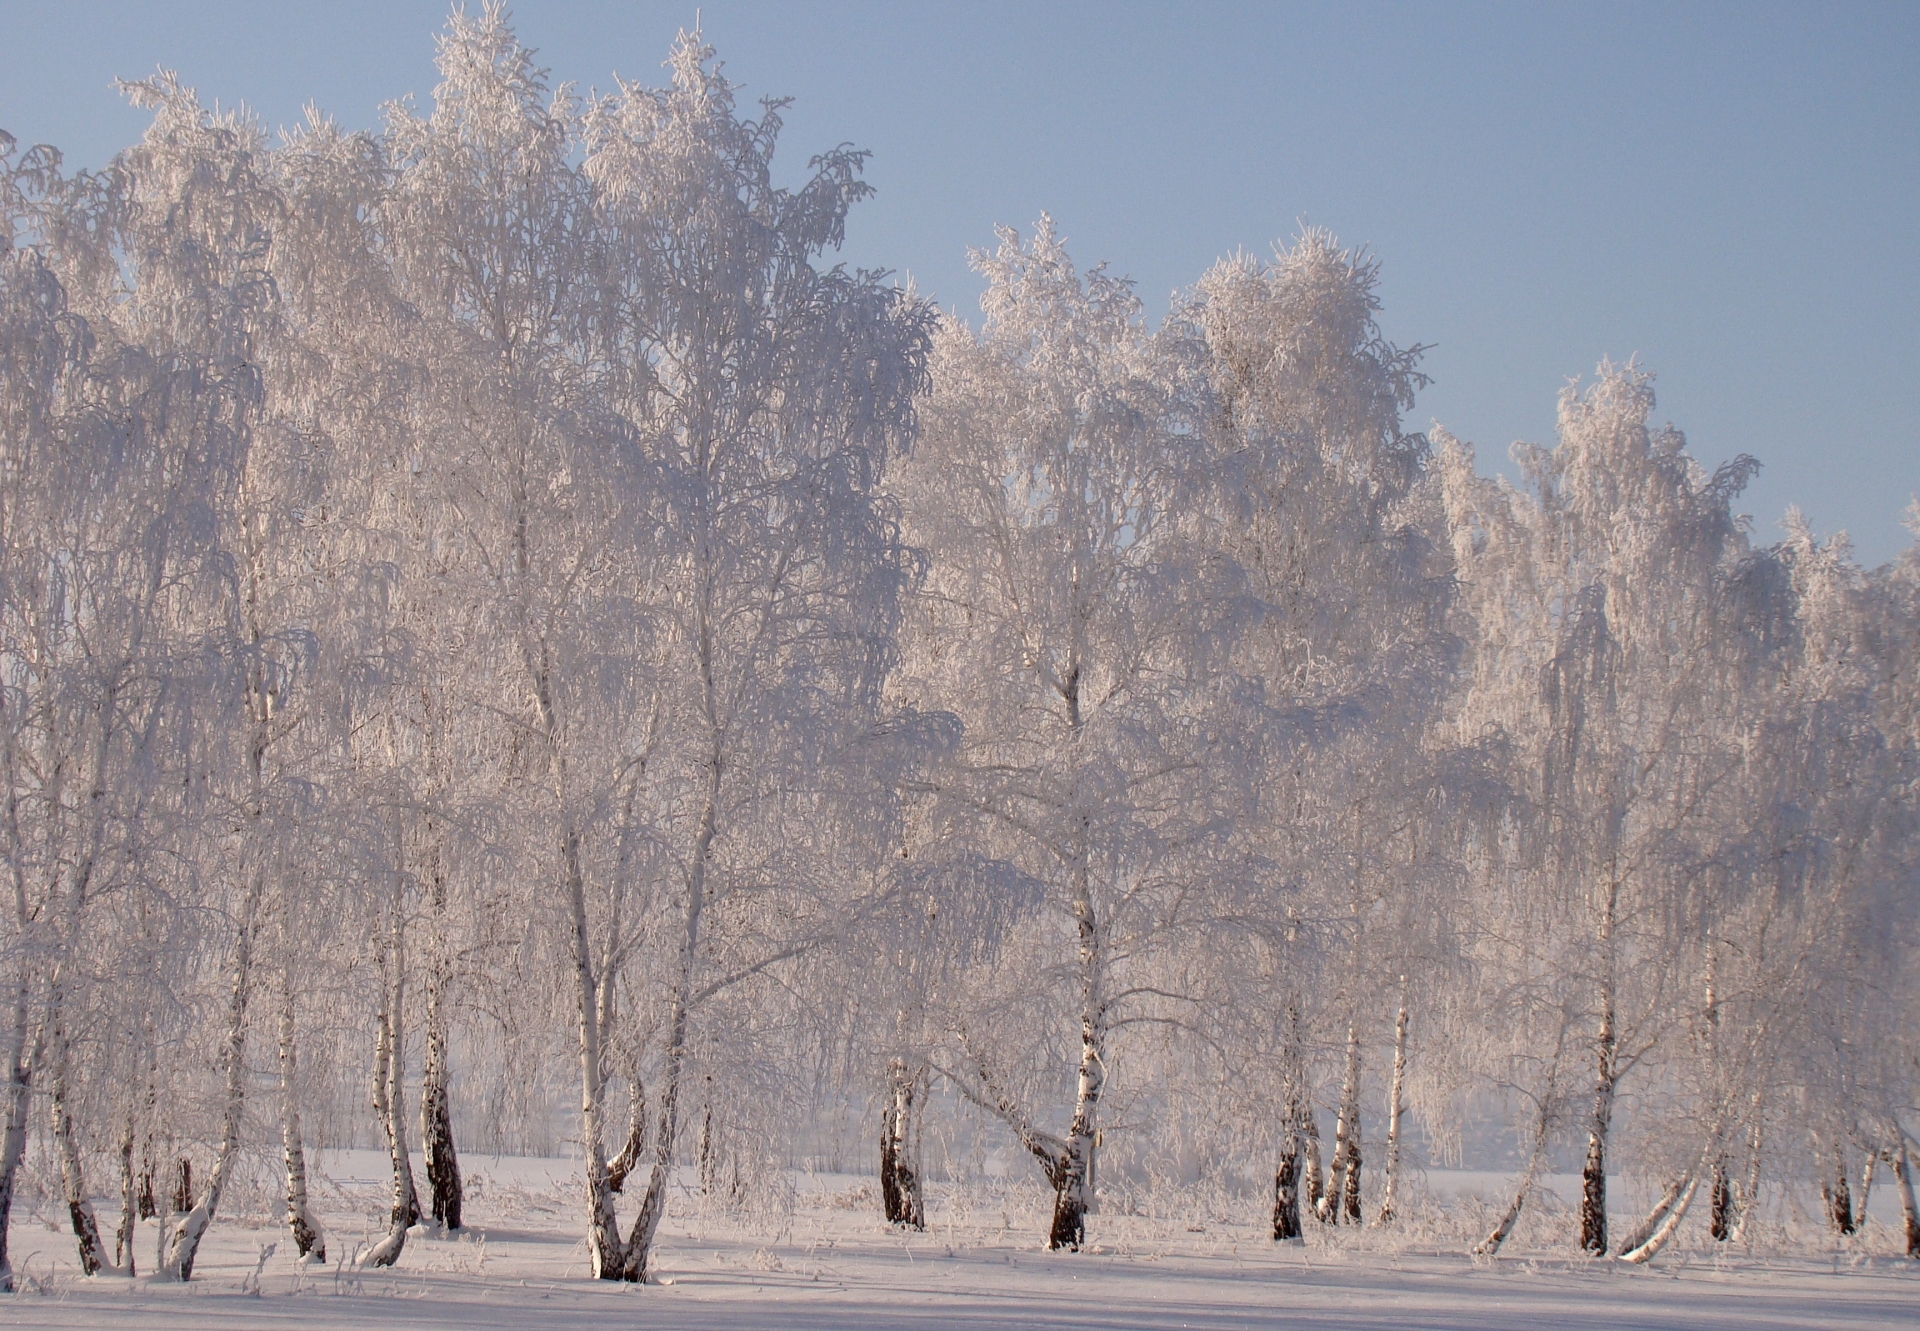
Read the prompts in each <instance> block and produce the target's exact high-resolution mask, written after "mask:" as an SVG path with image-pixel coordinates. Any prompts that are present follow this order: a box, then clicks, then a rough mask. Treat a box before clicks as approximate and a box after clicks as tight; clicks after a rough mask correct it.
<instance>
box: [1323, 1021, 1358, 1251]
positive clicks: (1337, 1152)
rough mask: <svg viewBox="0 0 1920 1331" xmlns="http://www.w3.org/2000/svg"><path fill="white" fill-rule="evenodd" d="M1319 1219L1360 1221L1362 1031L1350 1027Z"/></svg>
mask: <svg viewBox="0 0 1920 1331" xmlns="http://www.w3.org/2000/svg"><path fill="white" fill-rule="evenodd" d="M1320 1206H1321V1215H1320V1218H1321V1219H1322V1220H1324V1221H1326V1222H1327V1223H1328V1224H1330V1225H1337V1224H1339V1223H1340V1220H1341V1215H1342V1213H1343V1212H1344V1213H1345V1216H1346V1218H1347V1219H1348V1220H1350V1221H1353V1222H1355V1223H1358V1221H1359V1219H1360V1027H1359V1024H1358V1023H1357V1022H1352V1023H1349V1024H1348V1026H1347V1061H1346V1068H1345V1071H1344V1073H1343V1074H1342V1076H1341V1079H1340V1110H1339V1113H1338V1114H1337V1115H1336V1116H1335V1118H1334V1121H1333V1172H1332V1175H1331V1176H1330V1177H1329V1179H1328V1180H1327V1193H1326V1196H1325V1197H1323V1198H1322V1199H1321V1202H1320Z"/></svg>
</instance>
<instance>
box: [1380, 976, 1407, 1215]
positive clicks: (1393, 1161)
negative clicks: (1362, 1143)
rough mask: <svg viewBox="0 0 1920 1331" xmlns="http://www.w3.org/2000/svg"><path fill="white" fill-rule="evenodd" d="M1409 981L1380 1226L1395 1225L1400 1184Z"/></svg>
mask: <svg viewBox="0 0 1920 1331" xmlns="http://www.w3.org/2000/svg"><path fill="white" fill-rule="evenodd" d="M1407 1021H1408V1012H1407V981H1406V977H1405V976H1402V977H1401V979H1400V1010H1399V1013H1398V1014H1397V1015H1396V1016H1395V1017H1394V1022H1393V1083H1392V1086H1391V1088H1390V1089H1389V1090H1388V1091H1387V1161H1386V1179H1385V1188H1384V1193H1383V1195H1382V1197H1381V1199H1380V1217H1379V1219H1378V1220H1377V1221H1376V1222H1375V1223H1376V1224H1381V1225H1389V1224H1392V1223H1393V1218H1394V1217H1393V1200H1394V1191H1395V1189H1396V1188H1397V1186H1398V1185H1399V1182H1400V1116H1401V1114H1402V1113H1404V1112H1405V1106H1406V1086H1407Z"/></svg>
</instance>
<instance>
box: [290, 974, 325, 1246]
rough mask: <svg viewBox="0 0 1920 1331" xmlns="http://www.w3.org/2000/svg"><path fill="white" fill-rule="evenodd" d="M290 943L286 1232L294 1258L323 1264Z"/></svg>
mask: <svg viewBox="0 0 1920 1331" xmlns="http://www.w3.org/2000/svg"><path fill="white" fill-rule="evenodd" d="M291 942H292V940H291V939H283V940H282V946H283V947H288V948H289V951H288V952H287V956H286V961H285V965H284V966H283V968H282V969H281V972H280V1148H281V1152H282V1155H283V1158H284V1160H285V1162H286V1183H287V1232H288V1233H289V1234H291V1235H292V1237H293V1247H294V1254H295V1255H296V1256H298V1257H302V1258H312V1259H313V1260H314V1261H316V1262H324V1261H326V1260H327V1239H326V1235H325V1234H323V1233H322V1232H321V1230H320V1225H319V1222H317V1221H316V1220H314V1218H313V1212H312V1209H311V1208H310V1207H309V1205H308V1203H307V1149H306V1142H305V1140H304V1139H303V1137H302V1134H301V1130H300V1050H299V1045H298V1044H297V1043H296V1041H297V1032H296V1030H295V1027H294V1021H293V1016H294V1008H293V999H294V981H293V955H292V952H291V950H290V945H291Z"/></svg>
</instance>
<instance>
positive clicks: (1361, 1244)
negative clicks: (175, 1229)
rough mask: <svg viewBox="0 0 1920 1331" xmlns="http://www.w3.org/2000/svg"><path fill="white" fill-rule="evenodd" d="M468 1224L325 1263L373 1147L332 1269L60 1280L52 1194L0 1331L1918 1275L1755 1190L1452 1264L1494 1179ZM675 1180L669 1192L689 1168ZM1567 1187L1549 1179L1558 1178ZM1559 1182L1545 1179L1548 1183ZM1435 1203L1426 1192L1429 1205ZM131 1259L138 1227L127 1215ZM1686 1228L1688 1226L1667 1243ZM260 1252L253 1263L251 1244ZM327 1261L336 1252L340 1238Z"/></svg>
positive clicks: (515, 1196)
mask: <svg viewBox="0 0 1920 1331" xmlns="http://www.w3.org/2000/svg"><path fill="white" fill-rule="evenodd" d="M467 1167H468V1170H469V1172H470V1175H471V1176H472V1180H473V1183H474V1185H475V1186H474V1188H473V1192H474V1196H473V1199H472V1201H471V1203H470V1219H471V1227H470V1230H469V1232H467V1233H466V1234H463V1235H462V1236H461V1237H459V1238H457V1239H440V1238H433V1237H429V1236H427V1235H425V1234H424V1233H421V1234H416V1236H415V1237H413V1238H412V1239H411V1240H409V1242H408V1244H407V1249H406V1252H405V1254H404V1256H403V1257H402V1258H401V1260H400V1264H399V1266H398V1267H397V1268H395V1269H393V1270H390V1271H355V1270H353V1269H352V1267H351V1263H350V1261H339V1260H338V1258H339V1257H341V1256H342V1255H346V1256H350V1255H351V1254H350V1250H351V1249H352V1248H353V1247H354V1245H355V1244H356V1243H358V1242H363V1241H365V1240H366V1239H367V1238H370V1237H371V1236H373V1235H374V1234H376V1233H377V1231H378V1228H379V1208H380V1192H381V1188H382V1186H383V1183H384V1180H383V1178H382V1177H381V1168H380V1161H379V1159H378V1157H376V1156H374V1155H372V1153H340V1154H336V1155H330V1156H328V1157H327V1158H326V1160H325V1168H326V1172H327V1175H328V1178H329V1179H330V1180H331V1183H330V1185H329V1186H326V1187H323V1188H322V1189H321V1198H322V1210H321V1214H322V1217H323V1219H324V1220H325V1222H326V1223H327V1224H328V1226H329V1230H330V1234H331V1241H332V1244H333V1249H334V1251H333V1254H332V1255H333V1256H334V1257H335V1258H336V1261H335V1262H333V1263H331V1264H329V1265H327V1266H324V1267H321V1266H307V1267H302V1266H298V1265H296V1264H295V1263H294V1262H293V1261H291V1260H290V1259H289V1257H288V1256H287V1252H288V1251H289V1248H288V1246H287V1244H286V1243H285V1242H284V1238H285V1235H284V1232H283V1231H281V1230H279V1229H277V1228H276V1227H274V1226H272V1225H270V1224H268V1223H267V1222H266V1219H265V1216H264V1215H261V1216H258V1217H256V1218H253V1219H248V1218H242V1219H238V1220H234V1219H226V1220H223V1221H222V1222H221V1223H220V1224H219V1225H218V1226H217V1227H216V1228H215V1230H214V1232H213V1233H212V1235H211V1236H210V1237H209V1240H208V1242H207V1244H206V1246H205V1247H204V1248H203V1249H202V1256H201V1258H200V1264H199V1268H198V1271H197V1273H196V1277H195V1280H194V1282H193V1283H192V1284H191V1285H189V1286H184V1287H181V1286H161V1285H153V1284H150V1283H148V1281H146V1280H145V1279H144V1278H142V1279H140V1280H137V1281H132V1282H129V1281H126V1280H114V1279H94V1280H86V1279H82V1278H81V1277H79V1275H78V1274H77V1272H76V1270H75V1267H74V1263H73V1257H72V1253H73V1244H72V1242H71V1240H70V1239H69V1238H68V1236H67V1234H66V1233H65V1230H64V1228H63V1227H61V1226H60V1225H59V1224H58V1222H59V1221H60V1220H62V1219H63V1218H64V1217H62V1216H60V1215H59V1214H58V1213H57V1212H56V1211H55V1210H54V1209H53V1208H47V1209H45V1210H44V1211H43V1212H42V1213H41V1214H39V1215H32V1214H23V1215H21V1216H19V1217H18V1218H17V1219H16V1221H15V1226H14V1231H13V1235H12V1241H13V1251H14V1253H15V1255H16V1262H17V1264H18V1265H19V1267H20V1269H22V1270H23V1271H24V1273H25V1275H26V1277H27V1279H26V1282H25V1283H26V1285H27V1287H28V1288H27V1290H26V1292H23V1293H22V1294H21V1295H19V1296H17V1297H15V1298H12V1299H5V1300H0V1326H45V1327H63V1328H69V1327H70V1328H79V1327H88V1328H95V1327H97V1328H133V1327H141V1328H147V1327H152V1328H209V1329H212V1328H255V1327H258V1328H275V1327H287V1328H294V1327H301V1328H305V1327H313V1328H321V1329H323V1331H345V1329H346V1328H359V1327H367V1328H374V1327H378V1328H418V1327H476V1328H506V1327H546V1326H562V1325H564V1326H567V1327H581V1328H599V1327H621V1328H632V1327H641V1328H650V1327H661V1328H667V1327H672V1328H681V1327H687V1328H714V1329H715V1331H732V1329H734V1328H776V1327H778V1328H821V1329H822V1331H829V1329H830V1331H854V1329H856V1328H866V1327H873V1328H880V1327H905V1328H926V1329H927V1331H932V1328H942V1327H958V1328H968V1329H969V1331H985V1329H986V1328H992V1327H1058V1328H1093V1327H1150V1328H1175V1327H1196V1328H1226V1327H1246V1326H1274V1327H1282V1326H1284V1327H1290V1328H1291V1327H1304V1328H1321V1327H1325V1328H1343V1329H1344V1331H1360V1329H1361V1328H1387V1327H1396V1328H1397V1327H1432V1328H1502V1329H1505V1328H1515V1329H1518V1328H1529V1329H1531V1328H1537V1327H1594V1328H1601V1327H1605V1328H1609V1329H1610V1331H1611V1329H1614V1328H1668V1327H1672V1328H1680V1327H1686V1328H1722V1327H1724V1328H1734V1327H1816V1326H1817V1327H1834V1328H1841V1327H1902V1328H1907V1327H1913V1326H1915V1325H1920V1264H1915V1263H1909V1262H1907V1261H1906V1260H1905V1259H1904V1258H1902V1257H1900V1256H1898V1255H1897V1246H1896V1243H1895V1234H1894V1231H1893V1229H1892V1227H1891V1226H1890V1225H1889V1224H1887V1223H1886V1220H1887V1219H1890V1217H1887V1216H1885V1214H1884V1212H1883V1210H1882V1206H1881V1205H1880V1203H1882V1202H1884V1201H1887V1200H1890V1199H1889V1198H1886V1197H1885V1196H1884V1194H1882V1193H1876V1196H1875V1198H1874V1200H1875V1203H1876V1205H1875V1207H1874V1211H1875V1214H1876V1217H1877V1220H1876V1223H1874V1224H1872V1225H1870V1226H1869V1227H1868V1229H1867V1231H1866V1233H1865V1234H1864V1235H1862V1236H1861V1237H1860V1238H1858V1239H1854V1240H1849V1241H1847V1242H1846V1243H1845V1244H1844V1245H1840V1244H1836V1243H1834V1242H1831V1241H1829V1240H1825V1239H1822V1238H1821V1237H1820V1236H1819V1234H1818V1230H1817V1227H1815V1226H1811V1225H1805V1226H1801V1225H1800V1223H1799V1222H1798V1221H1797V1220H1796V1218H1795V1217H1794V1215H1793V1214H1792V1207H1791V1204H1790V1203H1784V1204H1783V1203H1780V1202H1776V1204H1775V1205H1774V1207H1773V1208H1772V1210H1773V1212H1774V1215H1773V1218H1772V1219H1771V1220H1770V1221H1769V1224H1768V1226H1767V1227H1766V1232H1765V1235H1764V1236H1763V1239H1762V1241H1761V1243H1760V1244H1758V1245H1756V1247H1755V1248H1754V1249H1751V1250H1745V1251H1740V1252H1726V1251H1721V1252H1712V1251H1709V1246H1708V1245H1707V1244H1706V1243H1705V1241H1704V1240H1705V1236H1704V1234H1697V1235H1691V1243H1690V1244H1689V1243H1688V1242H1687V1241H1686V1239H1685V1237H1683V1241H1682V1244H1681V1245H1680V1246H1678V1247H1676V1248H1674V1249H1670V1250H1669V1251H1668V1252H1667V1253H1665V1254H1662V1256H1661V1258H1660V1259H1659V1260H1658V1261H1657V1262H1656V1263H1655V1264H1654V1265H1653V1266H1652V1267H1650V1268H1639V1267H1627V1266H1623V1265H1621V1264H1619V1263H1612V1262H1607V1263H1593V1262H1588V1261H1584V1260H1581V1259H1579V1258H1577V1257H1575V1256H1574V1255H1572V1254H1571V1252H1570V1251H1569V1250H1568V1249H1567V1247H1566V1246H1565V1240H1564V1237H1563V1235H1562V1230H1564V1229H1565V1228H1566V1227H1565V1225H1563V1224H1562V1223H1561V1222H1562V1221H1563V1220H1564V1213H1561V1214H1556V1213H1555V1210H1554V1208H1553V1207H1552V1205H1551V1203H1548V1204H1546V1205H1544V1206H1543V1207H1542V1208H1541V1215H1540V1216H1539V1218H1538V1219H1537V1220H1536V1221H1535V1223H1534V1225H1533V1227H1532V1229H1531V1230H1529V1229H1528V1228H1526V1227H1524V1226H1523V1228H1522V1230H1521V1231H1520V1232H1519V1233H1518V1234H1517V1235H1516V1239H1515V1242H1514V1243H1513V1244H1510V1245H1509V1248H1508V1254H1507V1255H1505V1256H1503V1257H1502V1259H1501V1260H1500V1261H1498V1262H1495V1263H1484V1262H1481V1263H1476V1262H1474V1261H1472V1260H1470V1259H1469V1258H1467V1257H1465V1256H1463V1255H1461V1254H1462V1251H1463V1246H1462V1245H1461V1244H1460V1243H1459V1242H1458V1234H1460V1233H1467V1232H1471V1231H1472V1230H1474V1229H1475V1228H1477V1227H1479V1225H1480V1223H1481V1221H1480V1215H1479V1208H1480V1204H1479V1203H1478V1202H1477V1201H1476V1200H1475V1193H1476V1192H1477V1191H1479V1190H1481V1189H1483V1188H1484V1189H1486V1190H1487V1191H1489V1192H1491V1191H1493V1190H1496V1189H1498V1188H1499V1187H1500V1186H1502V1185H1503V1184H1504V1180H1502V1179H1500V1178H1499V1177H1498V1176H1491V1175H1489V1176H1463V1175H1438V1174H1436V1175H1434V1176H1432V1177H1431V1178H1430V1179H1429V1180H1428V1185H1429V1191H1428V1192H1427V1194H1426V1199H1425V1201H1424V1202H1423V1204H1422V1205H1421V1207H1420V1209H1419V1214H1418V1217H1417V1218H1416V1219H1415V1220H1414V1221H1413V1222H1411V1224H1410V1226H1409V1228H1410V1230H1411V1232H1403V1233H1400V1234H1395V1235H1389V1234H1384V1233H1381V1232H1378V1231H1362V1232H1355V1231H1339V1232H1327V1231H1324V1230H1321V1229H1320V1228H1319V1227H1317V1226H1316V1227H1313V1229H1314V1233H1313V1234H1312V1235H1311V1236H1310V1238H1309V1240H1308V1242H1307V1243H1306V1244H1304V1245H1300V1244H1293V1245H1286V1246H1282V1247H1276V1246H1275V1245H1274V1244H1272V1243H1271V1242H1268V1241H1267V1240H1266V1239H1265V1238H1264V1236H1263V1235H1262V1233H1261V1230H1260V1228H1259V1225H1258V1224H1257V1218H1258V1217H1257V1214H1244V1212H1246V1211H1249V1210H1252V1209H1253V1199H1249V1198H1240V1199H1237V1200H1236V1199H1230V1198H1227V1197H1225V1196H1222V1195H1217V1194H1216V1195H1208V1194H1206V1193H1204V1192H1197V1191H1177V1190H1162V1191H1161V1192H1160V1193H1158V1194H1142V1195H1140V1196H1135V1197H1130V1198H1125V1199H1123V1203H1122V1204H1123V1205H1125V1206H1126V1207H1128V1208H1130V1209H1132V1210H1133V1211H1134V1212H1135V1213H1134V1214H1111V1212H1112V1211H1113V1210H1114V1209H1115V1206H1114V1205H1113V1204H1111V1201H1110V1204H1109V1205H1108V1207H1107V1211H1108V1212H1109V1213H1105V1214H1101V1215H1098V1216H1096V1217H1095V1218H1094V1220H1093V1222H1092V1227H1091V1234H1092V1237H1093V1240H1094V1246H1093V1249H1092V1250H1091V1251H1089V1252H1085V1253H1080V1254H1077V1255H1053V1254H1049V1253H1047V1252H1045V1251H1043V1250H1041V1248H1040V1247H1039V1245H1038V1243H1037V1237H1038V1234H1039V1232H1040V1215H1041V1208H1042V1206H1043V1205H1044V1198H1043V1197H1042V1196H1041V1195H1040V1193H1039V1190H1038V1189H1037V1188H1034V1187H1031V1186H1030V1185H1025V1184H1022V1183H1019V1182H1017V1181H1016V1182H1014V1183H1011V1184H996V1185H992V1186H986V1185H981V1186H957V1187H946V1186H937V1187H936V1188H935V1189H934V1196H933V1201H934V1207H933V1223H932V1225H931V1226H930V1228H929V1230H928V1232H927V1233H924V1234H915V1235H904V1234H901V1233H898V1232H895V1231H892V1230H889V1229H888V1228H887V1227H886V1226H884V1225H883V1224H881V1223H880V1222H879V1220H878V1218H877V1217H876V1215H875V1214H874V1209H873V1205H872V1189H871V1185H870V1184H869V1183H868V1182H867V1181H865V1180H861V1179H858V1178H853V1177H848V1176H827V1177H819V1176H798V1177H795V1178H794V1179H792V1180H791V1191H790V1192H787V1191H786V1190H782V1193H783V1196H782V1197H781V1198H780V1199H779V1201H778V1204H777V1205H776V1204H771V1203H765V1202H763V1203H761V1204H760V1205H759V1206H758V1207H757V1208H753V1209H750V1210H749V1211H748V1212H747V1213H745V1214H730V1213H728V1212H726V1211H724V1210H723V1209H721V1208H718V1207H715V1206H712V1205H710V1204H708V1203H707V1202H706V1201H705V1200H703V1199H701V1198H699V1197H697V1196H695V1195H694V1194H693V1193H692V1191H691V1189H686V1190H683V1194H682V1196H681V1197H680V1198H679V1199H678V1200H677V1202H676V1204H675V1206H674V1208H673V1210H672V1211H671V1212H670V1217H669V1220H668V1223H667V1226H666V1227H665V1228H664V1230H663V1232H662V1234H661V1240H660V1245H659V1250H658V1262H657V1274H658V1275H659V1276H660V1277H662V1279H661V1282H660V1283H659V1284H656V1285H649V1286H646V1287H641V1288H634V1287H622V1286H615V1285H607V1284H602V1283H600V1282H598V1281H594V1280H590V1279H588V1278H587V1276H586V1265H585V1249H584V1246H583V1244H582V1243H581V1241H580V1225H579V1222H578V1219H577V1215H578V1208H577V1204H576V1200H575V1199H576V1196H577V1191H576V1188H575V1186H574V1185H573V1183H572V1181H571V1180H572V1177H573V1171H574V1166H573V1165H572V1164H571V1162H568V1161H564V1160H487V1159H472V1160H469V1161H468V1164H467ZM688 1181H689V1182H691V1180H688ZM1569 1182H1570V1180H1557V1181H1556V1183H1557V1185H1558V1188H1564V1187H1565V1186H1566V1185H1567V1183H1569ZM1556 1190H1558V1189H1556ZM1443 1200H1444V1202H1445V1204H1444V1205H1443V1204H1442V1201H1443ZM142 1230H143V1232H142V1235H141V1240H140V1247H139V1249H138V1252H139V1255H140V1257H141V1259H142V1261H143V1262H144V1261H146V1259H147V1258H148V1257H149V1256H150V1254H151V1253H152V1251H153V1244H154V1237H155V1236H154V1226H153V1225H152V1223H151V1222H149V1223H148V1224H146V1225H144V1226H143V1227H142ZM1689 1233H1690V1231H1689ZM268 1245H272V1249H273V1250H272V1252H271V1253H268V1252H267V1251H266V1249H267V1247H268ZM343 1250H345V1251H343Z"/></svg>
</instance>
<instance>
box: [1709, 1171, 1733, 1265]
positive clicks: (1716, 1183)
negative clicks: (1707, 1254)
mask: <svg viewBox="0 0 1920 1331" xmlns="http://www.w3.org/2000/svg"><path fill="white" fill-rule="evenodd" d="M1707 1232H1708V1233H1710V1234H1712V1235H1713V1238H1714V1241H1715V1242H1716V1243H1725V1242H1726V1241H1727V1240H1728V1239H1729V1238H1730V1237H1732V1235H1733V1180H1731V1179H1730V1178H1728V1177H1727V1157H1726V1156H1724V1155H1719V1156H1715V1157H1714V1161H1713V1217H1712V1221H1711V1223H1710V1224H1709V1225H1708V1227H1707Z"/></svg>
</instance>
